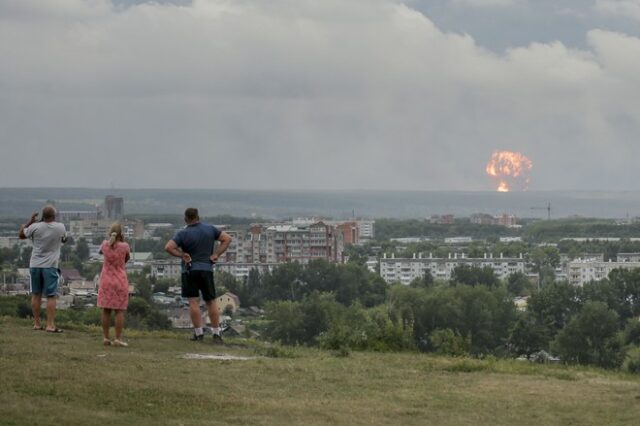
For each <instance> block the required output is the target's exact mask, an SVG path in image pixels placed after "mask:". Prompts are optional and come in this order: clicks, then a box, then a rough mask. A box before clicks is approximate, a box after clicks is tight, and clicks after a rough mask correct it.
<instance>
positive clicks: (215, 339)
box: [213, 334, 224, 345]
mask: <svg viewBox="0 0 640 426" xmlns="http://www.w3.org/2000/svg"><path fill="white" fill-rule="evenodd" d="M223 343H224V340H222V335H221V334H214V335H213V344H214V345H222V344H223Z"/></svg>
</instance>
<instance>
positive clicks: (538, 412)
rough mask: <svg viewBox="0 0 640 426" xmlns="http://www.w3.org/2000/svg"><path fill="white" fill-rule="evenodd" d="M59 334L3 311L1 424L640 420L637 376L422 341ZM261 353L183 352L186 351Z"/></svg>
mask: <svg viewBox="0 0 640 426" xmlns="http://www.w3.org/2000/svg"><path fill="white" fill-rule="evenodd" d="M127 337H128V340H129V342H130V347H129V348H115V347H104V346H102V341H101V337H100V333H99V331H98V329H92V328H82V329H67V330H66V331H65V333H62V334H59V335H53V334H47V333H45V332H42V331H32V330H31V327H30V324H29V323H28V322H26V321H24V320H17V319H14V318H6V317H5V318H0V424H3V425H34V424H60V425H71V424H83V425H86V424H104V425H108V424H142V425H145V424H149V425H156V424H163V425H165V424H166V425H192V424H238V425H245V424H246V425H283V424H304V425H322V424H342V425H347V424H348V425H380V424H389V425H391V424H393V425H426V424H434V425H478V424H487V425H512V424H518V425H554V424H576V425H603V424H637V421H638V418H640V377H638V376H632V375H627V374H623V373H615V372H606V371H602V370H597V369H586V368H579V367H564V366H558V365H555V366H550V365H533V364H529V363H526V362H521V361H498V360H481V361H480V360H471V359H456V358H446V357H435V356H427V355H424V354H417V353H402V354H395V353H393V354H389V353H360V352H352V353H343V354H340V353H332V352H323V351H318V350H313V349H304V348H295V349H290V348H283V347H279V346H276V347H273V348H268V347H266V346H264V345H262V344H257V343H255V342H247V341H243V340H233V341H231V340H230V339H227V344H226V345H225V346H224V347H219V346H218V347H216V346H213V345H211V344H209V343H192V342H189V341H187V337H188V332H186V331H185V332H182V333H174V332H164V333H141V332H134V331H130V332H128V334H127ZM188 354H200V355H203V356H207V355H221V354H225V355H229V356H234V357H247V358H250V359H233V360H216V359H185V355H188Z"/></svg>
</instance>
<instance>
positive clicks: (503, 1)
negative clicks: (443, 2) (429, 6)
mask: <svg viewBox="0 0 640 426" xmlns="http://www.w3.org/2000/svg"><path fill="white" fill-rule="evenodd" d="M520 1H521V0H451V2H452V3H453V4H457V5H463V6H472V7H495V6H513V5H514V4H516V3H518V2H520Z"/></svg>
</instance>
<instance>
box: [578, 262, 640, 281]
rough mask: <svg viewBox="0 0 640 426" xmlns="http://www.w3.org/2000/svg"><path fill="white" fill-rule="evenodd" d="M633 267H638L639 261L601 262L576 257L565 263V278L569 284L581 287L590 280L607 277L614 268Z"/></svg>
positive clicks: (639, 266)
mask: <svg viewBox="0 0 640 426" xmlns="http://www.w3.org/2000/svg"><path fill="white" fill-rule="evenodd" d="M635 268H640V262H638V261H629V262H611V261H609V262H603V261H599V260H591V259H587V260H582V259H577V260H573V261H571V262H569V263H568V264H567V279H568V280H569V283H570V284H573V285H577V286H581V287H582V286H583V285H584V284H585V283H588V282H590V281H600V280H603V279H605V278H607V277H608V276H609V273H610V272H611V271H613V270H614V269H635Z"/></svg>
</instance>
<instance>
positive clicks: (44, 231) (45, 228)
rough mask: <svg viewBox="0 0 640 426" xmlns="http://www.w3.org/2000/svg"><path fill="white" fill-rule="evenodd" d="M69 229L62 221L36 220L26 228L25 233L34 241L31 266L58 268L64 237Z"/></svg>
mask: <svg viewBox="0 0 640 426" xmlns="http://www.w3.org/2000/svg"><path fill="white" fill-rule="evenodd" d="M66 233H67V231H66V229H65V228H64V225H63V224H62V223H58V222H36V223H33V224H31V225H30V226H29V227H27V228H25V229H24V235H26V237H27V238H31V241H33V251H32V252H31V261H30V262H29V267H30V268H57V267H58V259H59V258H60V247H61V246H62V239H63V238H64V237H65V235H66Z"/></svg>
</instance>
